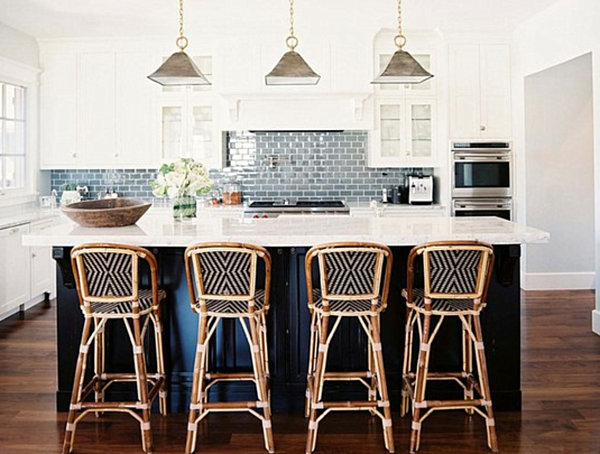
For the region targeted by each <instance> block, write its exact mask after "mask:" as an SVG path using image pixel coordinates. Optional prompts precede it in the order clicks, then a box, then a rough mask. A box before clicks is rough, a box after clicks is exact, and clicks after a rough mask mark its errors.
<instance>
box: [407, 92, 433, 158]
mask: <svg viewBox="0 0 600 454" xmlns="http://www.w3.org/2000/svg"><path fill="white" fill-rule="evenodd" d="M433 110H434V105H433V103H432V102H431V101H428V102H418V101H409V102H407V103H406V111H407V113H406V116H407V119H408V123H409V124H408V149H407V152H408V155H409V157H410V158H411V159H412V160H421V159H426V160H429V159H432V157H433V152H434V149H433Z"/></svg>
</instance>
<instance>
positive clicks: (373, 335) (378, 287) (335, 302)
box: [305, 243, 394, 453]
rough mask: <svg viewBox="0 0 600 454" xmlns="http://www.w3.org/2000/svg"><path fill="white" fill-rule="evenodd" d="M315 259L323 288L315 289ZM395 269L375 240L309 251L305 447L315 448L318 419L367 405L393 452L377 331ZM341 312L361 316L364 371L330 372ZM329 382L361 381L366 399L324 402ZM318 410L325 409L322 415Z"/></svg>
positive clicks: (357, 409)
mask: <svg viewBox="0 0 600 454" xmlns="http://www.w3.org/2000/svg"><path fill="white" fill-rule="evenodd" d="M313 261H316V264H317V266H318V279H317V280H318V282H319V287H320V288H313ZM391 270H392V252H391V250H390V249H389V248H388V247H387V246H384V245H381V244H375V243H330V244H323V245H320V246H315V247H313V248H312V249H310V250H309V251H308V253H307V254H306V285H307V291H308V307H309V310H310V312H311V332H310V345H309V359H308V375H307V389H306V400H305V402H306V404H305V413H306V416H307V417H308V418H309V423H308V434H307V440H306V452H307V453H310V452H312V451H314V449H315V447H316V441H317V431H318V425H319V422H320V421H321V420H322V419H323V418H324V417H325V415H326V414H327V413H329V412H330V411H335V410H340V411H341V410H346V411H347V410H356V411H360V410H367V411H369V412H371V414H373V415H376V416H378V417H379V418H380V419H381V423H382V430H383V437H384V442H385V446H386V448H387V449H388V450H389V451H390V452H393V451H394V439H393V433H392V419H391V411H390V403H389V399H388V392H387V384H386V379H385V369H384V366H383V355H382V348H381V340H380V333H379V316H380V313H381V312H382V311H384V310H385V308H386V305H387V298H388V293H389V286H390V276H391ZM343 317H354V318H356V319H358V321H359V326H360V327H361V328H362V330H363V331H364V332H365V334H366V336H367V339H368V361H367V364H366V368H365V369H366V370H364V371H360V372H326V371H325V364H326V362H327V351H328V349H329V344H330V342H331V340H332V338H333V336H334V334H335V332H336V330H337V328H338V326H339V324H340V321H341V320H342V318H343ZM326 381H359V382H360V383H362V384H363V385H365V387H366V388H367V391H368V392H367V396H366V397H367V398H366V400H364V401H348V402H324V401H323V387H324V384H325V382H326ZM319 413H321V414H320V415H319Z"/></svg>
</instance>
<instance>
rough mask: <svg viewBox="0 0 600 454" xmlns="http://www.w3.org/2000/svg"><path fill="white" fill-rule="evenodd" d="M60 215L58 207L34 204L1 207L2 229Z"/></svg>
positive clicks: (0, 224) (0, 223)
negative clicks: (51, 207)
mask: <svg viewBox="0 0 600 454" xmlns="http://www.w3.org/2000/svg"><path fill="white" fill-rule="evenodd" d="M59 215H60V213H59V210H58V209H55V210H52V209H50V208H39V207H37V206H36V205H33V204H27V205H16V206H13V207H4V208H0V229H7V228H11V227H15V226H17V225H21V224H27V223H28V222H36V221H43V220H46V219H52V218H56V217H58V216H59Z"/></svg>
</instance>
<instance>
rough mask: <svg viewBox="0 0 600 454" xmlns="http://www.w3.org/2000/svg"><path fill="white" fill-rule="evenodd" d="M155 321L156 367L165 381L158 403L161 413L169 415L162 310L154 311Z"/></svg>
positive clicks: (153, 319)
mask: <svg viewBox="0 0 600 454" xmlns="http://www.w3.org/2000/svg"><path fill="white" fill-rule="evenodd" d="M152 322H153V323H154V345H155V347H156V369H157V371H158V373H159V375H160V376H161V377H162V379H163V382H162V384H161V386H160V390H159V391H158V404H159V410H160V414H161V415H163V416H166V415H167V382H166V376H165V360H164V355H163V352H164V350H163V341H162V331H163V328H162V321H161V316H160V310H157V311H155V312H154V314H153V317H152Z"/></svg>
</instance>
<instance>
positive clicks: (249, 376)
mask: <svg viewBox="0 0 600 454" xmlns="http://www.w3.org/2000/svg"><path fill="white" fill-rule="evenodd" d="M205 377H206V379H207V380H255V379H256V377H255V376H254V374H253V373H252V372H211V373H208V374H205Z"/></svg>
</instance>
